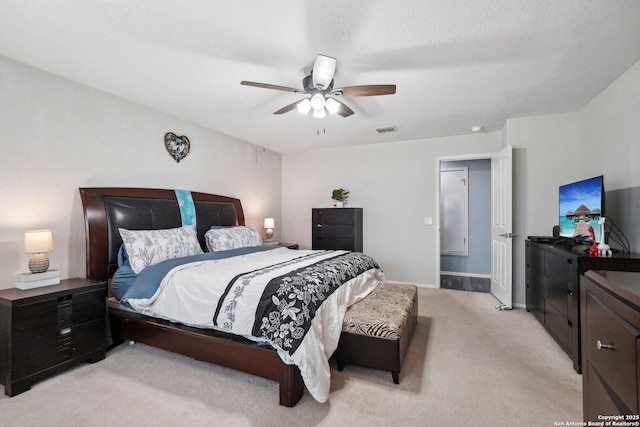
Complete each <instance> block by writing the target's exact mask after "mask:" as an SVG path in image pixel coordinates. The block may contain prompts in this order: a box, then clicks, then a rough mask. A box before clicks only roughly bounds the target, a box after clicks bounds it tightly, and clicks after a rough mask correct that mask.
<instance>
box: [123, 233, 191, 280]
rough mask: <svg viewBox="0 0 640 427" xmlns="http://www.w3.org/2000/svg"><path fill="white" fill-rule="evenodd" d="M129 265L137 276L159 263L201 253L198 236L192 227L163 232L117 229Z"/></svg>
mask: <svg viewBox="0 0 640 427" xmlns="http://www.w3.org/2000/svg"><path fill="white" fill-rule="evenodd" d="M118 231H119V232H120V237H122V243H124V248H125V249H126V250H127V255H128V256H129V264H130V265H131V269H132V270H133V272H134V273H136V274H138V273H140V272H141V271H142V270H144V268H145V267H148V266H150V265H153V264H157V263H159V262H161V261H164V260H167V259H172V258H180V257H184V256H189V255H197V254H201V253H202V248H201V247H200V243H199V242H198V236H197V235H196V232H195V230H194V229H193V228H192V227H179V228H168V229H164V230H127V229H125V228H119V229H118Z"/></svg>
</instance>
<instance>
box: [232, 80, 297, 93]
mask: <svg viewBox="0 0 640 427" xmlns="http://www.w3.org/2000/svg"><path fill="white" fill-rule="evenodd" d="M240 84H241V85H245V86H253V87H261V88H263V89H274V90H283V91H285V92H294V93H307V92H305V91H304V90H302V89H296V88H293V87H287V86H278V85H272V84H269V83H258V82H248V81H246V80H243V81H241V82H240Z"/></svg>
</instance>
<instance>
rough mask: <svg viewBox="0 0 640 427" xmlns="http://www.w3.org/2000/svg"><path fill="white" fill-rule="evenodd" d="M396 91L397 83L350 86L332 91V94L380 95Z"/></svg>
mask: <svg viewBox="0 0 640 427" xmlns="http://www.w3.org/2000/svg"><path fill="white" fill-rule="evenodd" d="M394 93H396V85H364V86H348V87H343V88H340V89H335V90H334V91H332V92H331V94H332V95H342V96H378V95H393V94H394Z"/></svg>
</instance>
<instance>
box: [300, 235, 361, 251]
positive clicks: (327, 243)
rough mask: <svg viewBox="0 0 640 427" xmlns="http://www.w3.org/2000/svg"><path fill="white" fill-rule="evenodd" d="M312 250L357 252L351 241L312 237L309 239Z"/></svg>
mask: <svg viewBox="0 0 640 427" xmlns="http://www.w3.org/2000/svg"><path fill="white" fill-rule="evenodd" d="M311 244H312V245H313V249H341V250H345V251H357V250H358V248H356V245H355V242H354V240H353V239H342V238H338V237H331V238H329V237H314V238H313V239H311Z"/></svg>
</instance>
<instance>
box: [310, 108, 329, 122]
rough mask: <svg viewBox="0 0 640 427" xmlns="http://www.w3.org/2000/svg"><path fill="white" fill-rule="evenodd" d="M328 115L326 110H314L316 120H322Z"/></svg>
mask: <svg viewBox="0 0 640 427" xmlns="http://www.w3.org/2000/svg"><path fill="white" fill-rule="evenodd" d="M326 115H327V113H326V111H325V109H324V108H323V109H322V110H313V117H315V118H316V119H321V118H323V117H325V116H326Z"/></svg>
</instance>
